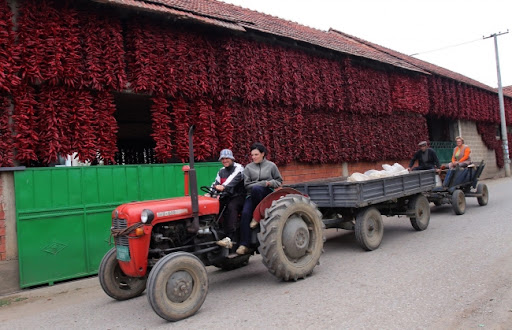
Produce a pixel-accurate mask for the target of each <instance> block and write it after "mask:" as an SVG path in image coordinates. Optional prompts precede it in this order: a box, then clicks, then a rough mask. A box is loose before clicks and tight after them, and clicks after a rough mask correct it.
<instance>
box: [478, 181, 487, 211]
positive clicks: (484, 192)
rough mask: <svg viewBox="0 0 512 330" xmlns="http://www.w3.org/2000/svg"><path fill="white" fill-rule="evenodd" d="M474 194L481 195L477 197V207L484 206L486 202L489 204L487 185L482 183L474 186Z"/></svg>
mask: <svg viewBox="0 0 512 330" xmlns="http://www.w3.org/2000/svg"><path fill="white" fill-rule="evenodd" d="M476 193H477V194H482V197H477V200H478V205H480V206H485V205H487V202H489V190H488V189H487V185H485V184H483V183H479V184H478V185H477V186H476Z"/></svg>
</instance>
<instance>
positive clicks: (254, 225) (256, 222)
mask: <svg viewBox="0 0 512 330" xmlns="http://www.w3.org/2000/svg"><path fill="white" fill-rule="evenodd" d="M259 224H260V223H259V222H258V221H256V220H254V219H252V220H251V223H250V224H249V227H251V229H254V228H256V227H258V225H259Z"/></svg>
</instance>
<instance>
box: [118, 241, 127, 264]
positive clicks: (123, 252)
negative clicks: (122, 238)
mask: <svg viewBox="0 0 512 330" xmlns="http://www.w3.org/2000/svg"><path fill="white" fill-rule="evenodd" d="M116 251H117V260H121V261H130V250H129V249H128V247H127V246H121V245H117V246H116Z"/></svg>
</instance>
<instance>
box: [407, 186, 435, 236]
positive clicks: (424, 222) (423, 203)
mask: <svg viewBox="0 0 512 330" xmlns="http://www.w3.org/2000/svg"><path fill="white" fill-rule="evenodd" d="M409 208H410V210H411V211H413V212H414V215H413V216H411V217H410V220H411V225H412V226H413V228H414V229H416V230H417V231H422V230H425V229H427V227H428V224H429V222H430V205H429V202H428V199H427V197H425V196H423V195H421V194H420V195H416V196H414V197H413V198H412V199H411V201H410V202H409Z"/></svg>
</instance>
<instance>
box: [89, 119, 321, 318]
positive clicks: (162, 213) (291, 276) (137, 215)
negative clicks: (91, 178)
mask: <svg viewBox="0 0 512 330" xmlns="http://www.w3.org/2000/svg"><path fill="white" fill-rule="evenodd" d="M193 132H194V127H193V126H192V127H191V128H190V130H189V150H190V167H188V166H184V172H185V196H184V197H177V198H169V199H161V200H154V201H144V202H133V203H127V204H123V205H120V206H119V207H117V208H116V209H115V210H114V211H113V212H112V227H111V233H112V236H113V237H114V242H115V247H114V248H112V249H111V250H110V251H108V252H107V253H106V254H105V256H104V257H103V260H102V261H101V264H100V268H99V274H98V276H99V280H100V284H101V287H102V288H103V290H104V291H105V293H106V294H107V295H109V296H110V297H112V298H114V299H117V300H126V299H130V298H133V297H136V296H139V295H141V294H142V292H143V291H144V290H147V297H148V300H149V303H150V305H151V307H152V308H153V310H154V311H155V312H156V313H157V314H158V315H159V316H160V317H162V318H164V319H166V320H169V321H178V320H181V319H184V318H186V317H189V316H191V315H193V314H195V313H196V312H197V311H198V310H199V308H200V307H201V305H202V304H203V302H204V300H205V298H206V295H207V293H208V276H207V271H206V268H205V266H209V265H213V266H216V267H219V268H222V269H226V270H230V269H235V268H239V267H242V266H244V265H246V264H247V263H248V261H249V258H250V256H251V255H250V254H247V255H241V256H239V255H236V254H230V253H229V249H227V248H224V247H221V246H218V245H217V244H216V242H217V241H218V240H219V239H221V238H223V237H225V235H224V232H223V229H222V224H221V213H222V212H219V211H220V210H219V204H220V203H219V199H217V198H214V197H206V196H199V195H198V189H197V178H196V172H195V169H194V149H193V145H192V136H193ZM189 186H190V190H189V188H188V187H189ZM201 189H202V190H205V191H208V189H209V188H208V187H201ZM189 191H190V194H189ZM253 218H254V219H255V220H257V221H260V220H261V221H260V225H259V226H258V227H257V228H256V229H253V235H252V241H253V242H252V244H253V246H252V247H253V248H257V250H256V252H257V253H260V254H261V255H262V258H263V263H264V264H265V266H266V267H267V269H268V270H269V272H270V273H272V274H273V275H274V276H276V277H277V278H279V279H282V280H286V281H288V280H297V279H300V278H305V277H306V276H308V275H310V274H311V273H312V272H313V268H314V267H315V266H316V265H317V264H318V263H319V259H320V255H321V253H322V251H323V243H324V241H325V237H324V233H323V231H324V228H325V226H324V224H323V222H322V215H321V213H320V212H319V211H318V209H317V207H316V205H315V204H314V203H313V202H311V201H310V199H309V198H308V197H307V196H305V195H303V194H301V193H300V192H299V191H297V190H295V189H292V188H283V189H280V190H276V191H275V192H273V193H271V194H270V195H268V196H267V197H266V198H265V199H264V200H262V201H261V203H260V204H259V205H258V206H257V207H256V209H255V211H254V214H253Z"/></svg>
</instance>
